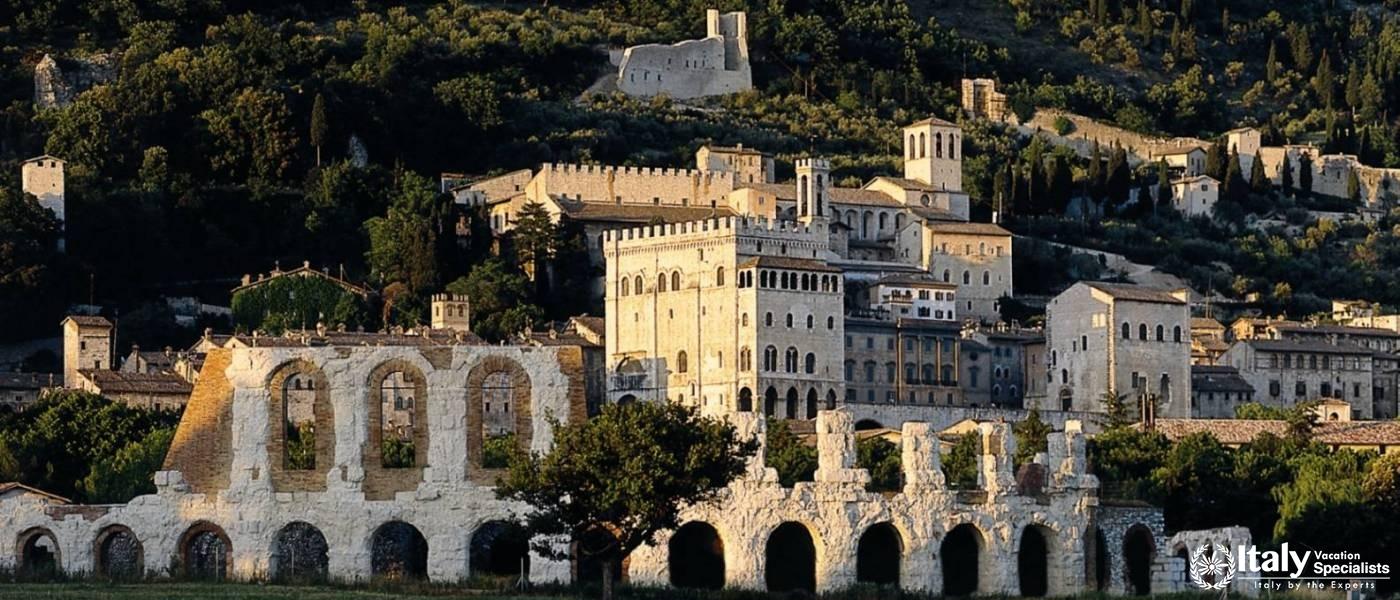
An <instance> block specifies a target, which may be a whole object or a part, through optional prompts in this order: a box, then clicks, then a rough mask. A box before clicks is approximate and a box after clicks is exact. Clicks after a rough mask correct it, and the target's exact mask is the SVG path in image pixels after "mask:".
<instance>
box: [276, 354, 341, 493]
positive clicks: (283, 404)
mask: <svg viewBox="0 0 1400 600" xmlns="http://www.w3.org/2000/svg"><path fill="white" fill-rule="evenodd" d="M329 387H330V384H329V381H328V380H327V379H326V374H325V373H324V372H323V371H321V368H320V367H318V366H316V365H315V364H314V363H312V362H311V361H308V360H305V359H301V358H298V359H293V360H291V361H288V362H286V363H283V364H282V365H280V366H278V367H277V368H276V369H274V370H273V371H272V374H271V375H270V376H269V377H268V380H267V389H268V392H269V393H268V398H269V400H270V402H269V403H268V419H267V420H268V424H269V427H268V433H269V435H268V439H267V462H268V472H269V473H270V475H269V477H270V478H271V481H272V488H273V489H274V490H276V491H279V492H293V491H295V492H320V491H325V489H326V473H328V472H329V471H330V470H331V469H332V468H334V467H335V405H334V403H332V402H331V398H330V389H329Z"/></svg>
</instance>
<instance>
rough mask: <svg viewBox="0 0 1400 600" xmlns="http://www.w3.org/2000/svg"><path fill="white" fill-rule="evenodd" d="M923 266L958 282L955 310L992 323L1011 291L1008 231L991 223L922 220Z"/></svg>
mask: <svg viewBox="0 0 1400 600" xmlns="http://www.w3.org/2000/svg"><path fill="white" fill-rule="evenodd" d="M922 229H923V244H922V246H923V256H924V258H925V261H926V262H924V264H923V266H924V269H925V270H926V271H928V272H929V273H931V274H933V276H934V277H935V278H936V279H938V280H940V281H943V282H944V283H952V284H955V285H957V286H958V304H959V305H958V312H959V313H960V314H962V315H963V316H965V317H975V318H977V319H980V320H982V321H987V322H992V323H995V322H996V321H998V320H1000V319H1001V299H1002V298H1006V297H1011V296H1012V295H1013V294H1014V287H1013V285H1012V268H1011V267H1012V260H1011V232H1009V231H1007V230H1005V229H1002V228H1001V227H1000V226H997V225H994V224H991V223H947V222H938V223H924V224H923V225H922Z"/></svg>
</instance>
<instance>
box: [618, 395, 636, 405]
mask: <svg viewBox="0 0 1400 600" xmlns="http://www.w3.org/2000/svg"><path fill="white" fill-rule="evenodd" d="M636 401H637V397H636V396H633V395H632V394H623V395H622V397H621V398H618V399H617V403H618V404H621V405H624V406H625V405H628V404H631V403H633V402H636Z"/></svg>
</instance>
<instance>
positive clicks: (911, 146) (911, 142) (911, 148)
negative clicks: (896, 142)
mask: <svg viewBox="0 0 1400 600" xmlns="http://www.w3.org/2000/svg"><path fill="white" fill-rule="evenodd" d="M909 158H918V157H916V156H914V134H912V133H911V134H909Z"/></svg>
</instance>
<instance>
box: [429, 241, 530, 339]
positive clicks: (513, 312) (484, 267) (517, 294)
mask: <svg viewBox="0 0 1400 600" xmlns="http://www.w3.org/2000/svg"><path fill="white" fill-rule="evenodd" d="M447 291H449V292H452V293H454V294H466V295H467V298H469V299H470V300H471V326H472V332H473V333H475V334H477V335H479V336H481V337H482V338H485V339H487V340H489V341H493V342H494V341H499V340H503V339H506V338H507V337H510V336H511V335H512V334H515V333H519V332H520V331H522V330H523V329H525V328H526V327H528V326H530V325H532V324H534V323H536V322H538V321H540V320H541V319H542V318H543V317H544V311H542V310H541V309H540V308H539V307H538V306H535V305H534V304H532V303H531V301H530V297H531V296H530V292H531V288H530V281H529V280H528V279H526V278H525V276H524V275H523V274H521V273H520V272H519V271H516V270H513V269H512V268H511V267H510V265H508V264H506V263H505V262H504V261H501V260H500V259H496V258H491V259H487V260H486V261H485V262H483V263H481V264H478V265H477V266H476V267H474V268H473V269H472V271H471V273H468V274H467V276H466V277H460V278H458V279H457V280H455V281H453V282H452V283H449V284H447Z"/></svg>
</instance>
